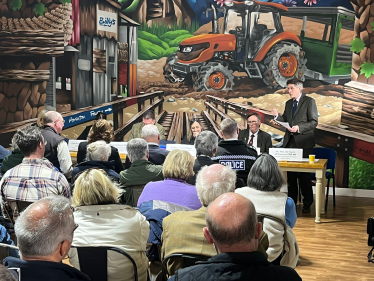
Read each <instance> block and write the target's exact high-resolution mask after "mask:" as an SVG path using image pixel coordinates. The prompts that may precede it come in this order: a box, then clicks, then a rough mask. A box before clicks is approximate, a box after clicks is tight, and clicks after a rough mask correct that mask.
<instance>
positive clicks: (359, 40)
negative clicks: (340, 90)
mask: <svg viewBox="0 0 374 281" xmlns="http://www.w3.org/2000/svg"><path fill="white" fill-rule="evenodd" d="M350 1H351V4H352V6H353V9H354V11H355V16H356V18H355V26H354V39H353V40H352V42H351V46H352V47H351V51H352V52H353V56H352V72H351V77H352V81H358V82H363V83H368V84H371V85H374V64H373V62H374V31H373V28H374V0H350Z"/></svg>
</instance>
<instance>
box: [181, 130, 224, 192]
mask: <svg viewBox="0 0 374 281" xmlns="http://www.w3.org/2000/svg"><path fill="white" fill-rule="evenodd" d="M217 148H218V137H217V136H216V134H214V133H213V132H211V131H202V132H201V133H200V134H199V135H198V136H197V137H196V140H195V149H196V159H195V163H194V165H193V171H194V173H195V174H194V175H193V176H191V177H190V179H189V181H188V183H189V184H192V185H195V183H196V176H197V173H198V172H199V171H200V170H201V168H202V167H204V166H210V165H213V164H216V162H214V161H213V160H212V159H211V158H212V157H213V156H214V155H215V154H216V152H217Z"/></svg>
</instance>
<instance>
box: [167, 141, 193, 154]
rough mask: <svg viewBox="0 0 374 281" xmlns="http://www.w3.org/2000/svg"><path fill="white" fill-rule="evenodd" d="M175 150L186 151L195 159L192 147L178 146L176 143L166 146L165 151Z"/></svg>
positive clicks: (186, 145)
mask: <svg viewBox="0 0 374 281" xmlns="http://www.w3.org/2000/svg"><path fill="white" fill-rule="evenodd" d="M176 149H180V150H185V151H188V152H189V153H190V154H191V155H192V156H193V157H196V149H195V146H194V145H189V144H178V143H168V144H166V150H169V151H173V150H176Z"/></svg>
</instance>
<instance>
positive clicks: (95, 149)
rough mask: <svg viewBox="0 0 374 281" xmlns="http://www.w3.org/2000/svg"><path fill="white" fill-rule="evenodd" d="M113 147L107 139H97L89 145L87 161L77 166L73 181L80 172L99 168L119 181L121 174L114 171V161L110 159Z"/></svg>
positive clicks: (112, 178)
mask: <svg viewBox="0 0 374 281" xmlns="http://www.w3.org/2000/svg"><path fill="white" fill-rule="evenodd" d="M110 150H111V147H110V145H109V144H107V143H106V142H105V141H95V142H93V143H90V144H89V145H88V146H87V157H86V161H85V162H82V163H80V164H78V165H77V166H75V168H74V170H73V173H72V178H73V182H74V181H75V180H76V178H77V177H78V176H79V174H80V173H82V172H83V171H85V170H87V169H92V168H97V169H102V170H104V171H105V172H106V173H107V175H108V177H109V178H110V179H111V180H114V181H116V182H119V174H117V173H116V172H115V171H114V161H108V159H109V156H110Z"/></svg>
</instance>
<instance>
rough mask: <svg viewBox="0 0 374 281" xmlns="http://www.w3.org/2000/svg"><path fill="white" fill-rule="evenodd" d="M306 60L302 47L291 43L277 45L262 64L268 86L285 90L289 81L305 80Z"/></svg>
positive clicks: (264, 79)
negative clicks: (292, 79)
mask: <svg viewBox="0 0 374 281" xmlns="http://www.w3.org/2000/svg"><path fill="white" fill-rule="evenodd" d="M305 63H306V59H305V57H304V52H303V51H301V48H300V46H298V45H295V44H291V43H279V44H277V45H275V46H274V47H273V48H272V49H271V50H270V51H269V53H268V54H267V55H266V56H265V58H264V60H263V63H262V67H261V68H262V70H263V71H262V76H263V81H264V82H265V84H266V85H268V86H270V87H272V88H275V89H277V88H284V87H286V86H287V80H289V79H291V78H298V79H300V80H302V81H304V80H305V77H304V73H305V71H306V66H305Z"/></svg>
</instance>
